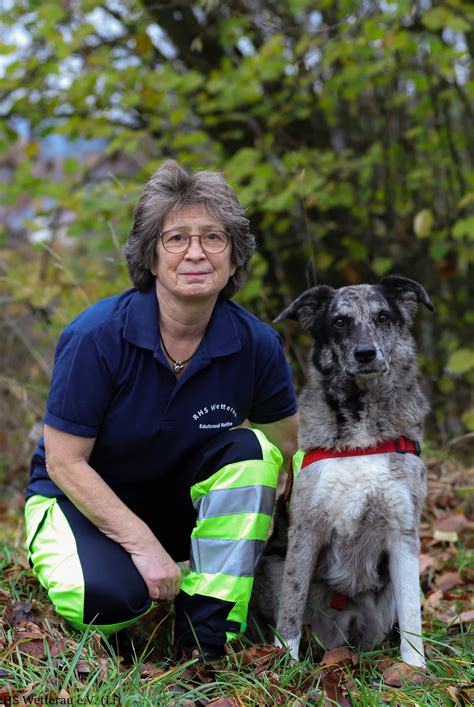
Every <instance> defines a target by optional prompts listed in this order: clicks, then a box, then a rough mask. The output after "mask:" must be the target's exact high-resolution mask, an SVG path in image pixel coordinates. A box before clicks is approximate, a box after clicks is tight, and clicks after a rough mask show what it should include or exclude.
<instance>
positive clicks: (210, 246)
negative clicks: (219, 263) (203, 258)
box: [201, 231, 229, 253]
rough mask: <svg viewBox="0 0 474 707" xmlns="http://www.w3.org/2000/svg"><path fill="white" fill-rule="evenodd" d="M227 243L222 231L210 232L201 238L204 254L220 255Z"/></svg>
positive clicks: (227, 239)
mask: <svg viewBox="0 0 474 707" xmlns="http://www.w3.org/2000/svg"><path fill="white" fill-rule="evenodd" d="M228 241H229V237H228V235H227V233H225V232H224V231H210V232H209V233H206V235H205V236H203V237H202V238H201V247H202V248H203V249H204V250H205V251H206V253H222V252H223V251H224V250H225V249H226V248H227V243H228Z"/></svg>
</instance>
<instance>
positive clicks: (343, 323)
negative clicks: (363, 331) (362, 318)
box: [333, 317, 347, 329]
mask: <svg viewBox="0 0 474 707" xmlns="http://www.w3.org/2000/svg"><path fill="white" fill-rule="evenodd" d="M346 323H347V322H346V319H345V317H336V319H335V320H334V322H333V324H334V326H335V327H337V328H338V329H342V327H344V326H346Z"/></svg>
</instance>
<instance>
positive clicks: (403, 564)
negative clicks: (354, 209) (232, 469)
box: [251, 276, 434, 666]
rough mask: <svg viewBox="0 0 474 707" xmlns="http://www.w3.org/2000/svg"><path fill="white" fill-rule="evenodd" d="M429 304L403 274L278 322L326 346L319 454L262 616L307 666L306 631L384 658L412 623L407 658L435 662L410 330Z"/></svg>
mask: <svg viewBox="0 0 474 707" xmlns="http://www.w3.org/2000/svg"><path fill="white" fill-rule="evenodd" d="M420 302H422V303H423V304H424V305H425V306H426V307H428V309H430V310H432V311H433V310H434V307H433V305H432V303H431V301H430V299H429V297H428V295H427V294H426V292H425V290H424V289H423V287H422V286H421V285H420V284H419V283H417V282H414V281H413V280H409V279H407V278H402V277H398V276H389V277H385V278H383V279H382V280H381V281H380V283H379V284H378V285H357V286H350V287H342V288H341V289H338V290H334V289H332V288H330V287H326V286H320V287H314V288H312V289H310V290H308V291H306V292H304V293H303V294H302V295H301V296H300V297H298V298H297V299H296V300H295V301H294V302H293V303H292V304H291V305H290V306H289V307H288V308H287V309H286V310H285V311H284V312H282V313H281V314H280V315H279V316H278V317H277V319H276V320H275V321H281V320H282V319H284V318H285V317H287V318H289V319H297V320H298V321H299V322H300V324H301V326H302V327H303V328H304V329H306V330H307V331H309V332H310V333H311V335H312V337H313V338H314V345H313V348H312V352H311V358H310V370H309V382H308V384H307V385H306V387H305V388H304V390H303V392H302V395H301V397H300V401H299V411H300V417H301V422H300V431H299V446H300V448H301V449H302V450H304V451H305V452H308V451H309V450H315V452H314V453H315V454H316V456H315V457H314V456H313V457H311V454H313V452H312V453H311V454H310V455H309V456H308V458H307V461H306V462H305V463H306V466H304V468H301V469H300V471H299V472H298V474H297V476H296V479H295V481H294V486H293V491H292V495H291V501H290V510H289V520H288V518H287V517H286V512H285V503H284V502H283V501H282V500H280V501H279V502H278V504H277V511H276V516H275V527H274V531H273V534H272V537H271V538H270V540H269V542H268V544H267V547H266V550H265V552H264V555H263V558H262V561H261V563H260V566H259V570H258V572H257V577H256V579H255V588H254V595H253V599H252V605H251V612H252V613H253V615H254V617H255V618H256V620H257V622H258V623H259V624H260V625H261V626H263V625H266V626H273V627H275V625H276V628H277V634H278V636H280V637H281V640H282V641H283V642H284V643H285V644H286V646H287V647H288V649H289V650H290V652H291V655H292V656H293V658H295V659H297V658H298V649H299V643H300V636H301V630H302V626H303V624H310V625H311V627H312V629H313V630H314V632H315V633H316V635H317V636H318V638H319V639H320V641H321V642H322V643H323V645H325V647H326V648H334V647H336V646H338V645H341V644H342V643H344V642H349V643H350V644H352V645H355V646H358V647H360V648H371V647H372V646H374V645H376V644H377V643H380V642H381V641H382V640H383V639H384V637H385V636H386V635H387V634H388V633H389V632H390V631H391V630H392V629H393V627H394V626H395V625H396V624H397V623H398V627H399V632H400V636H401V645H400V651H401V657H402V660H403V661H405V662H406V663H409V664H411V665H416V666H421V665H424V654H423V642H422V638H421V616H420V588H419V536H418V525H419V520H420V513H421V509H422V505H423V500H424V497H425V492H426V471H425V467H424V465H423V463H422V461H421V460H420V458H419V456H418V455H417V453H418V452H419V440H420V437H421V435H422V426H423V420H424V417H425V415H426V414H427V412H428V403H427V400H426V398H425V396H424V394H423V392H422V391H421V389H420V386H419V383H418V379H417V374H418V371H417V360H416V349H415V344H414V341H413V337H412V335H411V333H410V326H411V323H412V319H413V316H414V314H415V312H416V310H417V308H418V304H419V303H420ZM397 450H398V451H397ZM404 452H405V453H404ZM276 617H278V618H277V620H276V621H275V619H276ZM277 642H278V641H277Z"/></svg>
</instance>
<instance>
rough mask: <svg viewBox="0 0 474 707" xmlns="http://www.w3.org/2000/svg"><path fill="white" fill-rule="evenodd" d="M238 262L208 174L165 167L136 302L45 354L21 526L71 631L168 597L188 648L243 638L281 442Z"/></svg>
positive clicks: (96, 316) (235, 206)
mask: <svg viewBox="0 0 474 707" xmlns="http://www.w3.org/2000/svg"><path fill="white" fill-rule="evenodd" d="M254 247H255V243H254V238H253V236H252V235H251V234H250V232H249V222H248V220H247V219H246V218H245V216H244V211H243V208H242V206H241V205H240V204H239V202H238V200H237V198H236V196H235V194H234V192H233V191H232V189H231V188H230V187H229V185H228V184H227V183H226V182H225V180H224V179H223V177H222V176H221V175H219V174H216V173H212V172H198V173H196V174H194V175H189V174H188V173H187V172H186V171H185V170H184V169H183V168H182V167H180V166H179V165H178V164H177V163H176V162H174V161H168V162H165V163H164V164H163V165H162V167H161V168H160V169H158V171H157V172H156V173H155V174H154V175H153V177H152V178H151V180H150V182H149V183H148V184H147V185H146V187H145V189H144V192H143V195H142V197H141V199H140V201H139V203H138V206H137V208H136V211H135V215H134V224H133V228H132V231H131V234H130V237H129V239H128V242H127V244H126V246H125V254H126V258H127V262H128V267H129V272H130V275H131V279H132V281H133V284H134V287H135V289H132V290H128V291H126V292H124V293H121V294H119V295H116V296H114V297H110V298H108V299H106V300H102V301H100V302H98V303H97V304H95V305H93V306H92V307H90V308H89V309H88V310H86V311H85V312H83V313H82V314H81V315H79V317H77V319H75V320H74V321H73V322H72V323H71V324H70V325H69V326H68V327H67V328H66V329H65V331H64V332H63V334H62V336H61V338H60V340H59V343H58V346H57V350H56V355H55V365H54V371H53V377H52V382H51V389H50V392H49V396H48V401H47V410H46V415H45V427H44V440H43V439H41V440H40V442H39V443H38V447H37V449H36V451H35V453H34V455H33V459H32V464H31V478H30V483H29V486H28V490H27V502H26V509H25V515H26V526H27V545H28V550H29V556H30V562H31V564H32V566H33V569H34V571H35V573H36V574H37V576H38V578H39V580H40V582H41V583H42V584H43V586H44V587H45V588H46V589H47V590H48V594H49V597H50V599H51V601H52V602H53V604H54V605H55V608H56V610H57V611H58V613H60V614H61V615H62V616H64V617H65V618H66V619H68V620H69V621H70V622H71V623H72V624H73V625H74V626H75V627H76V628H79V629H82V628H84V627H85V626H86V625H88V624H93V625H95V626H97V627H99V628H100V629H102V630H103V631H104V632H105V633H111V632H113V631H118V630H120V629H121V628H124V627H125V626H128V625H130V624H131V623H133V622H134V621H136V620H137V618H139V617H140V616H142V615H143V614H145V613H146V612H147V611H148V610H149V609H150V608H151V606H152V604H153V601H156V600H160V599H173V598H175V597H176V600H175V604H176V637H177V639H178V640H179V641H180V643H181V644H182V645H183V647H184V648H185V649H186V650H189V651H190V650H192V647H193V646H194V645H195V644H196V643H197V644H198V645H199V647H200V648H201V650H202V651H203V653H205V654H207V655H209V654H213V655H216V654H220V653H222V651H223V646H224V643H225V642H226V641H228V640H230V639H231V638H233V637H234V636H235V635H236V634H237V633H238V632H239V631H241V630H245V622H246V615H247V606H248V602H249V599H250V594H251V590H252V584H253V575H254V571H255V567H256V564H257V562H258V559H259V557H260V554H261V551H262V549H263V544H264V541H265V539H266V536H267V532H268V528H269V524H270V520H271V514H272V510H273V503H274V495H275V488H276V484H277V479H278V471H279V467H280V465H281V462H282V455H281V453H280V451H279V450H281V452H282V453H283V455H285V456H287V455H289V454H290V453H291V452H292V451H293V450H294V449H295V447H296V428H297V418H296V404H295V395H294V391H293V388H292V385H291V377H290V371H289V367H288V364H287V363H286V361H285V358H284V354H283V351H282V347H281V342H280V340H279V337H278V335H277V334H276V332H275V331H274V330H273V329H272V328H271V327H269V326H268V325H266V324H264V323H262V322H260V321H259V320H258V319H256V318H255V317H254V316H252V315H251V314H249V313H248V312H247V311H245V310H244V309H243V308H242V307H240V306H239V305H237V304H235V303H234V302H232V301H230V299H229V298H230V297H231V296H232V295H233V294H234V293H235V292H237V290H238V289H239V287H241V285H242V283H243V279H244V275H245V271H246V269H247V267H248V264H249V261H250V258H251V255H252V253H253V250H254ZM250 425H251V428H250ZM187 559H189V560H190V572H189V573H188V574H186V575H185V576H184V577H182V576H181V572H180V569H179V567H178V565H177V564H176V563H177V562H179V561H181V560H187ZM178 592H179V594H178Z"/></svg>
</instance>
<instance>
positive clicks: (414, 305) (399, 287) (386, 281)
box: [379, 275, 435, 321]
mask: <svg viewBox="0 0 474 707" xmlns="http://www.w3.org/2000/svg"><path fill="white" fill-rule="evenodd" d="M379 285H381V286H382V287H385V288H386V289H388V290H391V291H392V292H393V294H394V295H395V299H396V300H397V302H398V304H399V305H400V307H402V309H403V310H404V311H405V312H406V313H407V314H408V319H409V321H411V319H412V318H413V316H414V315H415V313H416V311H417V309H418V305H419V303H420V302H421V303H422V304H424V305H425V307H427V308H428V309H429V310H430V311H431V312H434V311H435V308H434V305H433V303H432V301H431V300H430V298H429V297H428V294H427V292H426V290H425V288H424V287H422V286H421V285H420V283H419V282H416V280H409V279H408V278H407V277H399V276H398V275H388V276H387V277H383V278H382V279H381V280H380V282H379Z"/></svg>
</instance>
